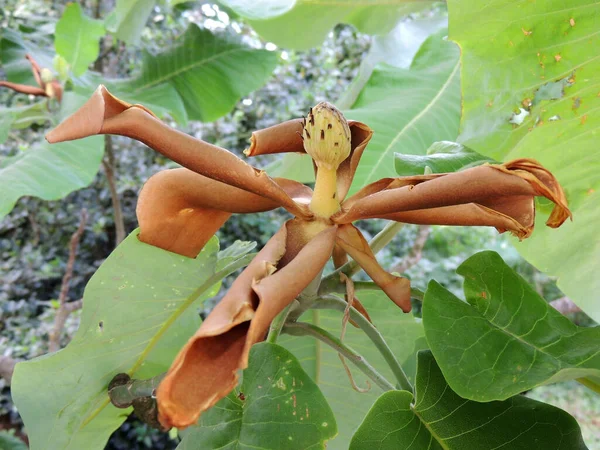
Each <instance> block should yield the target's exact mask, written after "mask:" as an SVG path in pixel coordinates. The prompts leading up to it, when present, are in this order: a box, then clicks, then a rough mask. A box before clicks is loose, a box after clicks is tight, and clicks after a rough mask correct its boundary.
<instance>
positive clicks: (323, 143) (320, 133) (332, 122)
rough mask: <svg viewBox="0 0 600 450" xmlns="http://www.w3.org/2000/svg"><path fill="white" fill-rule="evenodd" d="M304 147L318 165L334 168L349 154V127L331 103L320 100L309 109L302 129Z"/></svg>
mask: <svg viewBox="0 0 600 450" xmlns="http://www.w3.org/2000/svg"><path fill="white" fill-rule="evenodd" d="M302 137H303V140H304V149H305V150H306V153H308V154H309V155H310V156H311V157H312V159H313V160H314V161H315V162H316V163H317V166H318V167H324V168H326V169H330V170H335V169H337V168H338V166H339V165H340V164H341V163H342V161H344V160H345V159H346V158H347V157H348V155H350V127H349V126H348V122H347V121H346V119H345V118H344V116H343V115H342V113H341V112H340V111H339V110H338V109H337V108H336V107H335V106H333V105H331V104H329V103H327V102H321V103H319V104H318V105H317V106H315V107H314V108H312V109H311V110H310V112H309V113H308V116H307V117H306V120H305V123H304V130H303V131H302Z"/></svg>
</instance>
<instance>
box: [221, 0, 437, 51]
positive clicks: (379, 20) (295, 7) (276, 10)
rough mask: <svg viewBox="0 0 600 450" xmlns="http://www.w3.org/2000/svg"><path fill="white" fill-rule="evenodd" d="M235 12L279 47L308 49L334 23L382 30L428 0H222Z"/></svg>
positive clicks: (369, 30)
mask: <svg viewBox="0 0 600 450" xmlns="http://www.w3.org/2000/svg"><path fill="white" fill-rule="evenodd" d="M222 3H223V4H225V5H226V6H228V7H229V8H231V9H232V10H233V11H234V12H235V13H236V14H239V15H240V16H242V17H244V18H246V19H248V22H249V23H250V25H251V26H252V28H253V29H254V30H255V31H256V32H257V33H258V34H260V35H261V36H262V37H263V38H264V39H265V40H267V41H271V42H274V43H275V44H277V45H279V46H281V47H287V48H292V49H296V50H308V49H310V48H312V47H316V46H317V45H319V44H321V43H322V42H323V40H324V39H325V36H327V33H329V31H331V29H332V28H333V27H334V26H335V25H336V24H338V23H349V24H352V25H354V26H355V27H356V28H357V29H358V30H359V31H360V32H362V33H367V34H385V33H387V32H389V31H390V30H391V29H392V28H393V27H394V25H396V23H397V22H398V20H399V19H400V18H401V17H403V16H405V15H407V14H409V13H411V12H415V11H419V10H423V9H426V8H429V7H430V6H431V5H432V4H433V2H430V1H406V0H392V1H389V0H374V1H371V2H369V4H368V6H366V5H365V3H364V2H363V1H360V0H342V1H339V2H334V3H331V2H324V1H310V2H305V1H299V0H277V1H276V2H271V1H268V0H262V1H260V2H258V4H257V2H255V1H253V0H225V1H223V2H222Z"/></svg>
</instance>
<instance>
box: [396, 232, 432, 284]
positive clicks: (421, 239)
mask: <svg viewBox="0 0 600 450" xmlns="http://www.w3.org/2000/svg"><path fill="white" fill-rule="evenodd" d="M430 232H431V225H419V231H418V232H417V237H416V238H415V242H414V243H413V246H412V248H411V249H410V251H409V252H408V255H406V257H405V258H404V259H403V260H402V262H401V263H400V264H398V265H397V266H395V267H394V268H392V270H391V272H397V273H404V272H406V271H407V270H408V269H410V268H411V267H412V266H414V265H415V264H417V263H418V262H419V261H420V260H421V256H423V247H425V242H427V238H428V237H429V233H430Z"/></svg>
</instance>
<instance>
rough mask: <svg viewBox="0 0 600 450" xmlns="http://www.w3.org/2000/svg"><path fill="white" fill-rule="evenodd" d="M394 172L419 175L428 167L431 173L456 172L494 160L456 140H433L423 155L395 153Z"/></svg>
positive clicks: (401, 174)
mask: <svg viewBox="0 0 600 450" xmlns="http://www.w3.org/2000/svg"><path fill="white" fill-rule="evenodd" d="M395 157H396V173H397V174H398V175H400V176H405V175H407V176H408V175H421V174H423V173H424V171H425V169H426V168H427V167H429V169H431V172H432V173H446V172H458V171H459V170H463V169H468V168H469V167H474V166H478V165H480V164H484V163H490V162H494V160H493V159H492V158H488V157H487V156H483V155H480V154H479V153H477V152H474V151H473V150H471V149H470V148H468V147H465V146H464V145H461V144H457V143H456V142H450V141H440V142H435V143H434V144H433V145H432V146H431V147H429V149H428V150H427V154H425V155H404V154H402V153H396V155H395Z"/></svg>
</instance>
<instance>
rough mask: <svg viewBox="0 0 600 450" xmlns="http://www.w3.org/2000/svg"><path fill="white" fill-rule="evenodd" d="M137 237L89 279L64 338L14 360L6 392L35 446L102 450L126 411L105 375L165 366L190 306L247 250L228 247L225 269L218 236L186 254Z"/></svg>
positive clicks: (194, 323) (141, 374) (185, 334)
mask: <svg viewBox="0 0 600 450" xmlns="http://www.w3.org/2000/svg"><path fill="white" fill-rule="evenodd" d="M137 235H138V231H137V230H136V231H134V232H133V233H132V234H130V235H129V237H128V238H127V239H125V241H123V243H121V245H119V247H118V248H117V249H116V250H115V251H113V253H111V255H110V256H109V257H108V259H107V260H106V261H105V262H104V263H103V264H102V265H101V266H100V268H99V269H98V271H97V272H96V273H95V274H94V276H93V277H92V279H91V280H90V282H89V283H88V285H87V287H86V290H85V294H84V298H83V304H84V307H83V314H82V317H81V324H80V326H79V330H78V331H77V333H76V334H75V336H74V338H73V340H72V341H71V342H70V343H69V345H68V346H67V347H66V348H65V349H63V350H61V351H59V352H57V353H54V354H51V355H46V356H42V357H40V358H36V359H34V360H31V361H27V362H24V363H19V364H17V366H16V369H15V374H14V377H13V380H12V386H11V388H12V395H13V399H14V401H15V404H16V405H18V408H19V413H20V414H21V417H22V418H23V420H24V422H25V425H26V427H27V429H28V432H29V439H30V443H31V449H32V450H36V449H48V448H57V449H58V448H60V449H73V450H79V449H83V448H85V449H86V450H95V449H103V448H104V446H105V444H106V441H107V439H108V437H109V436H110V434H111V433H112V432H113V431H114V430H115V429H116V428H118V427H119V425H120V424H121V423H122V422H123V421H124V420H125V418H126V417H127V415H128V413H129V411H126V410H118V409H117V408H115V407H113V406H112V405H111V404H110V403H109V401H108V396H107V393H106V389H107V386H108V383H109V381H110V380H111V379H112V378H113V377H114V375H116V374H117V373H120V372H127V373H128V374H129V375H130V376H132V377H134V378H140V379H144V378H150V377H153V376H155V375H158V374H159V373H162V372H164V371H166V369H167V368H168V367H169V365H170V364H171V362H172V360H173V357H174V356H175V354H176V352H177V351H178V350H179V349H180V348H181V347H182V346H183V345H184V344H185V342H186V341H187V340H188V338H189V337H190V336H191V335H192V334H193V333H194V332H195V331H196V329H197V328H198V326H199V325H200V317H199V315H198V313H197V310H196V308H197V307H198V306H200V305H202V302H203V301H204V300H205V299H206V298H208V297H211V296H213V295H215V294H216V293H217V291H218V289H219V286H220V281H221V279H222V278H224V277H225V276H227V275H229V274H230V273H231V272H233V271H235V270H237V269H239V268H240V267H242V266H244V265H245V264H247V263H248V258H249V257H248V256H247V255H245V252H246V251H247V250H249V249H250V247H245V248H244V246H243V245H242V246H241V248H238V249H237V250H236V251H233V252H230V253H228V254H225V255H224V257H225V258H228V259H227V261H225V262H224V264H225V267H223V268H222V269H221V270H220V271H216V268H217V267H218V266H223V263H222V262H220V261H219V256H218V253H217V252H218V247H219V244H218V241H217V239H216V238H212V239H211V240H210V241H209V242H208V244H207V245H206V247H205V248H204V249H203V250H202V252H201V253H200V254H199V255H198V256H197V257H196V258H195V259H191V258H186V257H183V256H180V255H176V254H174V253H170V252H167V251H165V250H161V249H159V248H156V247H153V246H151V245H147V244H144V243H142V242H140V240H139V239H138V237H137ZM237 245H238V246H240V244H237ZM232 258H233V259H232ZM40 387H41V388H40Z"/></svg>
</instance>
